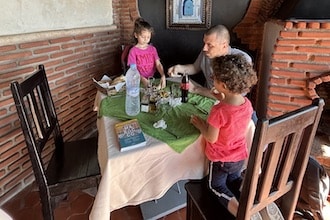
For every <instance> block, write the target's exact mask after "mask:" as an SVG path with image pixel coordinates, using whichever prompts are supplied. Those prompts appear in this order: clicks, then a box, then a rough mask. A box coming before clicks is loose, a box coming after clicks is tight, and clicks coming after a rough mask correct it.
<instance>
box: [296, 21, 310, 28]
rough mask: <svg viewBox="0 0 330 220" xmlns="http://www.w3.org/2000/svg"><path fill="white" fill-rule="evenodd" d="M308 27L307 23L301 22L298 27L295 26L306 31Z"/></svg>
mask: <svg viewBox="0 0 330 220" xmlns="http://www.w3.org/2000/svg"><path fill="white" fill-rule="evenodd" d="M306 26H307V24H306V22H305V21H299V22H298V23H297V24H296V25H295V28H298V29H305V28H306Z"/></svg>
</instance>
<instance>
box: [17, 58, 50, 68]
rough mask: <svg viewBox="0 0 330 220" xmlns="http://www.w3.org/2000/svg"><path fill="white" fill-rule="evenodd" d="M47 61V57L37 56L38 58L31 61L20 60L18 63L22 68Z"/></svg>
mask: <svg viewBox="0 0 330 220" xmlns="http://www.w3.org/2000/svg"><path fill="white" fill-rule="evenodd" d="M48 59H49V57H48V56H39V57H37V56H35V57H33V58H32V59H22V60H21V61H19V65H20V66H24V65H28V64H32V63H35V64H36V65H38V64H40V63H43V62H45V61H47V60H48Z"/></svg>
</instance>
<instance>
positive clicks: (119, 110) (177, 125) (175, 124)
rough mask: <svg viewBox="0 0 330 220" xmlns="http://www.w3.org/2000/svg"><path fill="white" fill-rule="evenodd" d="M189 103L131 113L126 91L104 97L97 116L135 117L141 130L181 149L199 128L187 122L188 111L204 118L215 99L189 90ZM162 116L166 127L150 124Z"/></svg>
mask: <svg viewBox="0 0 330 220" xmlns="http://www.w3.org/2000/svg"><path fill="white" fill-rule="evenodd" d="M188 97H189V101H188V103H182V104H181V105H179V106H176V107H173V108H172V107H170V106H169V105H164V106H163V107H161V108H160V109H159V110H157V112H156V113H149V112H140V113H139V114H138V115H137V116H134V117H131V116H128V115H126V113H125V93H122V94H119V95H118V96H115V97H110V96H108V97H106V98H104V99H103V100H102V102H101V105H100V111H99V116H100V117H101V116H108V117H115V118H118V119H120V120H128V119H132V118H137V119H138V121H139V123H140V125H141V127H142V130H143V132H144V133H146V134H148V135H150V136H152V137H154V138H156V139H158V140H160V141H163V142H165V143H166V144H168V145H169V146H170V147H171V148H172V149H173V150H175V151H176V152H178V153H181V152H182V151H183V150H184V149H185V148H186V147H187V146H189V145H190V144H191V143H193V142H194V141H195V140H196V139H197V138H198V136H199V134H200V133H199V130H198V129H196V128H195V127H194V126H193V125H192V124H191V123H190V116H191V115H193V114H194V115H199V116H200V117H201V118H204V119H206V117H207V115H208V113H209V111H210V109H211V107H212V105H213V104H214V100H213V99H210V98H206V97H204V96H200V95H196V94H191V93H190V94H189V96H188ZM161 119H164V120H165V122H166V124H167V128H166V129H161V128H154V127H153V124H154V123H155V122H157V121H159V120H161Z"/></svg>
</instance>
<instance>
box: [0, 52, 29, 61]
mask: <svg viewBox="0 0 330 220" xmlns="http://www.w3.org/2000/svg"><path fill="white" fill-rule="evenodd" d="M27 56H32V52H31V51H21V52H16V53H8V54H4V55H0V60H1V61H5V60H15V59H20V58H22V57H27Z"/></svg>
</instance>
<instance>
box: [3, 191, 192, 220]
mask: <svg viewBox="0 0 330 220" xmlns="http://www.w3.org/2000/svg"><path fill="white" fill-rule="evenodd" d="M93 201H94V197H93V196H91V195H89V194H87V193H84V192H82V191H75V192H71V193H69V194H68V196H67V198H66V199H64V200H62V201H61V202H60V203H59V204H58V206H57V208H56V209H55V220H88V216H89V213H90V210H91V208H92V205H93ZM2 209H3V210H5V211H6V212H7V213H8V214H9V215H10V216H11V217H12V218H13V219H14V220H42V215H41V204H40V202H39V194H38V192H37V191H33V192H22V193H21V194H19V195H18V196H16V197H15V198H14V199H12V200H11V201H9V202H7V203H6V204H5V205H4V206H3V207H2ZM110 219H111V220H143V217H142V213H141V210H140V208H139V206H129V207H125V208H122V209H119V210H116V211H113V212H112V213H111V218H110ZM165 219H166V220H184V219H186V209H185V208H183V209H181V210H179V211H176V212H174V213H172V214H169V215H167V216H165V217H163V218H161V220H165Z"/></svg>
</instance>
